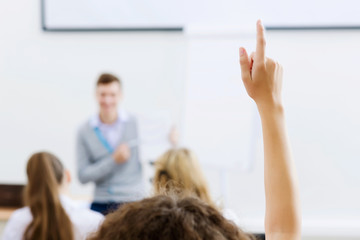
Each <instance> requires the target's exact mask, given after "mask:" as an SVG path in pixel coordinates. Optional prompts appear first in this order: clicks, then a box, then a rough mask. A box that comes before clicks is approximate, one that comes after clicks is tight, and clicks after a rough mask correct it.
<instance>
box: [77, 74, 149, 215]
mask: <svg viewBox="0 0 360 240" xmlns="http://www.w3.org/2000/svg"><path fill="white" fill-rule="evenodd" d="M122 99H123V91H122V83H121V81H120V79H119V78H117V77H116V76H114V75H112V74H107V73H105V74H102V75H101V76H100V77H99V79H98V81H97V83H96V100H97V103H98V105H99V113H98V114H96V115H94V116H93V117H92V118H90V120H89V121H87V122H85V123H84V124H83V125H82V126H81V127H80V129H79V131H78V136H77V147H76V150H77V165H78V176H79V180H80V182H81V183H83V184H84V183H88V182H94V183H95V192H94V199H93V203H92V204H91V209H92V210H94V211H97V212H100V213H102V214H104V215H106V214H107V213H108V212H109V211H112V210H114V209H116V208H117V207H119V206H120V205H121V204H123V203H127V202H132V201H137V200H139V199H142V198H143V196H144V186H143V178H142V167H141V163H140V160H139V149H138V129H137V124H136V119H135V118H134V117H133V116H131V115H129V114H128V113H127V112H126V111H124V109H122V108H119V105H120V102H121V101H122Z"/></svg>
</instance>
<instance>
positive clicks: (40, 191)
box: [24, 152, 73, 240]
mask: <svg viewBox="0 0 360 240" xmlns="http://www.w3.org/2000/svg"><path fill="white" fill-rule="evenodd" d="M26 173H27V177H28V183H27V185H26V187H25V192H24V198H25V204H26V205H27V206H28V207H29V208H30V211H31V214H32V217H33V220H32V221H31V223H30V224H29V225H28V227H27V228H26V230H25V233H24V239H25V240H35V239H37V240H45V239H70V240H72V239H73V230H72V224H71V221H70V218H69V217H68V215H67V214H66V212H65V210H64V209H63V207H62V205H61V202H60V198H59V194H60V191H61V189H62V188H63V187H64V186H65V185H67V184H68V182H69V181H70V176H69V174H68V172H67V171H66V170H65V169H64V166H63V164H62V163H61V161H60V160H59V159H58V158H57V157H56V156H55V155H53V154H51V153H48V152H37V153H35V154H33V155H32V156H31V157H30V159H29V160H28V163H27V167H26Z"/></svg>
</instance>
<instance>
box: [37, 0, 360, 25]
mask: <svg viewBox="0 0 360 240" xmlns="http://www.w3.org/2000/svg"><path fill="white" fill-rule="evenodd" d="M40 1H41V26H42V30H43V31H45V32H183V30H184V27H183V26H174V27H136V28H132V27H131V28H126V27H125V28H49V27H47V26H46V13H45V1H46V0H40ZM265 28H266V30H268V31H307V30H310V31H314V30H315V31H318V30H320V31H322V30H325V31H326V30H359V29H360V25H350V26H348V25H340V26H280V25H279V26H265Z"/></svg>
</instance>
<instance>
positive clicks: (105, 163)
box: [78, 155, 116, 183]
mask: <svg viewBox="0 0 360 240" xmlns="http://www.w3.org/2000/svg"><path fill="white" fill-rule="evenodd" d="M83 161H85V162H87V164H81V166H79V170H78V174H79V180H80V182H81V183H88V182H97V181H100V180H102V179H104V178H106V177H108V176H109V175H110V174H112V172H113V171H114V168H115V167H116V163H115V161H114V160H113V159H112V157H111V155H109V156H106V157H104V158H102V159H99V160H98V161H97V162H95V163H89V160H88V159H84V160H83Z"/></svg>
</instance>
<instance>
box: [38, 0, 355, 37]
mask: <svg viewBox="0 0 360 240" xmlns="http://www.w3.org/2000/svg"><path fill="white" fill-rule="evenodd" d="M359 7H360V3H359V2H358V1H355V0H341V1H340V0H335V1H326V0H317V1H311V0H303V1H284V0H273V1H265V0H254V1H245V0H224V1H214V0H210V1H205V0H198V1H195V2H194V1H190V0H182V1H180V0H177V1H171V2H170V1H166V0H154V1H150V2H149V1H144V0H131V1H129V0H121V1H119V0H101V1H100V0H42V21H43V29H44V30H48V31H56V30H58V31H61V30H62V31H82V30H182V29H183V28H186V27H188V26H193V25H200V26H209V25H211V26H213V25H217V26H229V25H231V26H235V25H237V26H238V25H239V23H240V24H242V23H243V24H248V23H249V22H254V20H255V19H257V18H261V19H263V21H264V23H265V26H266V27H267V28H270V29H271V28H273V29H278V28H280V29H287V28H290V29H291V28H294V29H302V28H305V29H306V28H310V29H311V28H315V29H316V28H359V27H360V15H359V14H358V9H359Z"/></svg>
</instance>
